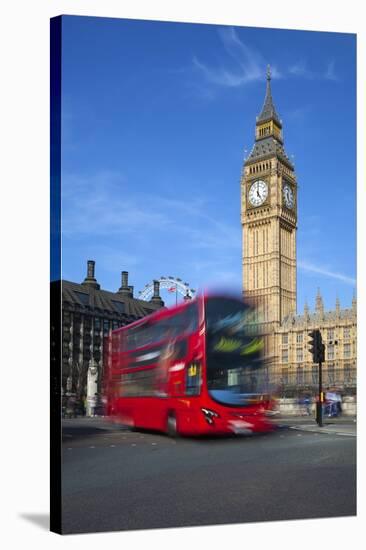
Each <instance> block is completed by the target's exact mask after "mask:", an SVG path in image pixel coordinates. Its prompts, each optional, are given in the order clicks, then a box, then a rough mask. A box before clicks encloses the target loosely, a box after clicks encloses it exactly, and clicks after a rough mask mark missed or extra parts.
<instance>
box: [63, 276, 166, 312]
mask: <svg viewBox="0 0 366 550" xmlns="http://www.w3.org/2000/svg"><path fill="white" fill-rule="evenodd" d="M61 284H62V303H63V304H65V303H69V304H70V305H71V306H75V305H76V307H77V308H78V309H79V310H80V311H84V312H87V311H90V312H93V314H98V312H100V313H99V314H100V315H101V316H103V314H107V315H109V316H114V317H116V319H118V318H120V317H121V316H123V317H128V318H130V319H131V318H134V319H140V318H141V317H145V315H149V314H150V313H153V312H154V311H156V310H157V309H160V305H159V304H154V303H151V302H146V301H145V300H138V299H136V298H131V297H129V296H126V295H122V294H119V293H117V292H110V291H108V290H98V289H95V288H93V287H92V286H89V285H82V284H79V283H73V282H71V281H61Z"/></svg>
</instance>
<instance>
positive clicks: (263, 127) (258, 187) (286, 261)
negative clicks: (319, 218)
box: [241, 67, 297, 351]
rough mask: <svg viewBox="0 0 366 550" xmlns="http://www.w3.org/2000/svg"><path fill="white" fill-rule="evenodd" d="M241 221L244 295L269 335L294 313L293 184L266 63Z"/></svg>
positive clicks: (245, 168)
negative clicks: (263, 96)
mask: <svg viewBox="0 0 366 550" xmlns="http://www.w3.org/2000/svg"><path fill="white" fill-rule="evenodd" d="M241 223H242V229H243V248H242V256H243V291H244V296H246V297H247V298H249V299H250V300H251V302H252V303H254V304H255V305H256V306H257V307H258V310H259V312H260V315H259V318H258V321H259V322H260V325H261V329H262V330H263V332H264V333H265V334H271V333H273V332H274V331H275V330H276V329H277V328H278V327H279V326H280V325H281V324H282V322H283V320H284V318H285V317H286V316H287V315H288V314H290V313H296V225H297V183H296V176H295V172H294V166H293V164H292V163H291V161H290V159H289V158H288V156H287V154H286V152H285V149H284V145H283V135H282V122H281V120H280V118H279V117H278V115H277V112H276V110H275V107H274V104H273V99H272V93H271V73H270V68H269V67H268V69H267V89H266V96H265V100H264V105H263V108H262V111H261V113H260V115H259V116H258V117H257V120H256V128H255V143H254V146H253V148H252V151H251V153H250V154H249V156H248V157H247V158H246V160H245V162H244V166H243V172H242V178H241ZM268 351H269V350H268Z"/></svg>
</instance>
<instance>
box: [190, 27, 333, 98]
mask: <svg viewBox="0 0 366 550" xmlns="http://www.w3.org/2000/svg"><path fill="white" fill-rule="evenodd" d="M218 34H219V37H220V39H221V42H222V44H223V47H224V50H225V52H226V54H227V56H226V57H225V58H224V60H223V61H221V62H220V64H218V63H216V64H215V65H212V63H211V64H208V63H207V62H206V61H204V60H202V59H201V58H199V57H198V56H197V55H195V56H194V57H193V60H192V63H193V68H194V69H195V70H196V71H198V72H199V73H200V74H201V76H202V77H203V78H204V81H205V82H206V83H207V84H210V85H211V86H215V87H217V88H219V87H221V88H236V87H240V86H241V87H243V86H246V85H247V84H250V83H253V82H257V81H263V79H264V75H265V70H266V66H267V64H268V63H269V62H270V63H271V74H272V78H274V79H279V78H294V77H295V78H304V79H309V80H310V79H325V80H338V77H337V75H336V72H335V62H334V60H328V61H327V62H326V63H325V68H324V70H323V71H315V70H313V69H312V68H310V67H309V66H308V64H307V61H306V60H305V59H302V60H298V61H296V62H294V63H292V64H291V65H289V66H287V67H282V68H279V66H278V64H276V63H275V62H274V60H269V59H267V58H264V56H263V55H262V53H261V52H260V51H258V50H257V49H255V48H253V47H250V46H249V45H248V44H246V43H245V42H243V41H242V40H240V38H239V36H238V33H237V32H236V30H235V29H234V28H233V27H225V28H221V29H219V30H218ZM203 92H204V94H203V95H204V97H208V98H212V97H213V93H212V89H211V90H210V89H209V88H208V87H207V86H205V87H203Z"/></svg>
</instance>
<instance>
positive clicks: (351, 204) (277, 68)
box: [62, 16, 356, 312]
mask: <svg viewBox="0 0 366 550" xmlns="http://www.w3.org/2000/svg"><path fill="white" fill-rule="evenodd" d="M355 51H356V40H355V36H354V35H351V34H340V33H325V32H306V31H285V30H274V29H260V28H248V27H227V26H220V25H218V26H216V25H201V24H183V23H162V22H151V21H133V20H121V19H104V18H93V17H71V16H67V17H64V19H63V46H62V224H63V226H62V231H63V237H62V239H63V240H62V246H63V252H62V277H63V278H64V279H67V280H72V281H80V282H81V281H82V280H83V279H84V277H85V273H86V262H87V260H88V259H94V260H95V261H96V277H97V279H98V282H99V283H100V284H101V286H102V287H103V288H105V289H108V290H117V289H118V287H119V286H120V272H121V271H122V270H126V271H128V272H129V283H130V284H131V285H134V288H135V295H136V296H138V291H139V290H141V289H142V288H143V287H144V285H145V284H146V283H148V282H150V281H151V280H152V279H154V278H159V277H160V276H161V275H166V276H167V275H172V276H176V277H180V278H182V279H183V280H184V281H188V282H189V283H190V286H191V287H192V288H194V289H200V288H207V287H226V288H230V289H232V290H237V291H239V290H240V289H241V277H242V275H241V224H240V173H241V168H242V164H243V159H244V156H245V154H246V153H245V150H247V151H248V152H249V151H250V149H251V147H252V145H253V142H254V129H255V117H256V116H257V115H258V114H259V112H260V110H261V107H262V105H263V100H264V95H265V84H266V80H265V72H266V65H267V64H268V63H270V64H271V67H272V94H273V98H274V103H275V106H276V110H277V112H278V113H279V115H280V117H281V118H282V121H283V130H284V139H285V149H286V151H287V153H288V155H293V161H294V164H295V169H296V174H297V179H298V184H299V190H298V234H297V264H298V272H297V275H298V312H302V310H303V306H304V301H305V300H307V302H308V304H309V306H310V308H311V309H312V308H313V306H314V303H315V295H316V292H317V289H318V287H319V288H320V291H321V293H322V295H323V298H324V302H325V307H326V309H333V308H334V304H335V300H336V297H337V296H338V297H339V299H340V301H341V306H342V307H349V306H350V304H351V300H352V296H353V292H354V291H355V288H356V142H355V139H356V107H355V99H356V97H355V94H356V88H355V86H356V67H355ZM162 297H163V299H165V300H166V301H168V302H169V299H170V300H171V298H169V297H168V296H167V295H166V294H164V293H162Z"/></svg>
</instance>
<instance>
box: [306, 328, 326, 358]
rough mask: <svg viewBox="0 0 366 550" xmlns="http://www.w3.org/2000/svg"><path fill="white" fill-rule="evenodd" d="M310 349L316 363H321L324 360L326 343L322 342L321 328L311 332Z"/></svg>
mask: <svg viewBox="0 0 366 550" xmlns="http://www.w3.org/2000/svg"><path fill="white" fill-rule="evenodd" d="M309 336H310V340H309V346H310V347H309V351H310V353H311V354H312V356H313V362H314V363H320V362H323V361H324V358H325V357H324V355H325V345H324V344H323V342H322V335H321V333H320V330H312V331H311V332H309Z"/></svg>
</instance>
